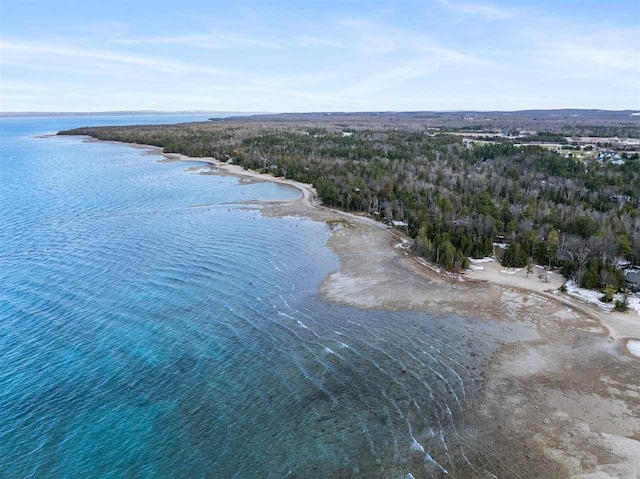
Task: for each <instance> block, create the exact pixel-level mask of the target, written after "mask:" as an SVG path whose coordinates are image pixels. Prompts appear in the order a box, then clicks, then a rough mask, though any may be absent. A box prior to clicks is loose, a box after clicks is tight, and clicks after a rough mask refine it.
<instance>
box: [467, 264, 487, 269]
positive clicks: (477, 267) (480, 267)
mask: <svg viewBox="0 0 640 479" xmlns="http://www.w3.org/2000/svg"><path fill="white" fill-rule="evenodd" d="M469 271H484V268H483V267H482V266H476V265H474V264H472V265H469Z"/></svg>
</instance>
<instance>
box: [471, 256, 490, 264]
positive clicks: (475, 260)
mask: <svg viewBox="0 0 640 479" xmlns="http://www.w3.org/2000/svg"><path fill="white" fill-rule="evenodd" d="M493 261H495V258H490V257H488V256H487V257H485V258H469V263H471V264H479V263H491V262H493Z"/></svg>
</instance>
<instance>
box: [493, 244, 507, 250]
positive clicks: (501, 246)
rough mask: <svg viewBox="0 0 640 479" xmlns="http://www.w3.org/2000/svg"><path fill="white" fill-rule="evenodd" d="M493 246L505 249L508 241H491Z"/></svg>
mask: <svg viewBox="0 0 640 479" xmlns="http://www.w3.org/2000/svg"><path fill="white" fill-rule="evenodd" d="M493 246H497V247H498V248H501V249H507V248H508V247H509V243H493Z"/></svg>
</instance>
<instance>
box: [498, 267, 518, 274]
mask: <svg viewBox="0 0 640 479" xmlns="http://www.w3.org/2000/svg"><path fill="white" fill-rule="evenodd" d="M520 271H522V268H507V269H503V270H502V271H500V272H501V273H502V274H510V275H514V274H517V273H519V272H520Z"/></svg>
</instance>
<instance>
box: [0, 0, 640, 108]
mask: <svg viewBox="0 0 640 479" xmlns="http://www.w3.org/2000/svg"><path fill="white" fill-rule="evenodd" d="M532 108H545V109H546V108H602V109H639V110H640V1H638V0H618V1H604V0H600V1H595V0H539V1H535V2H534V1H527V0H523V1H517V2H516V1H511V2H507V1H504V0H495V1H493V0H487V1H485V0H422V1H410V0H409V1H403V0H397V1H375V0H368V1H360V0H341V1H333V0H328V1H323V2H317V1H313V0H308V1H289V0H284V1H274V0H263V1H243V0H239V1H229V0H226V1H224V2H222V1H217V0H209V1H205V0H203V1H200V0H172V1H170V2H168V1H164V0H154V1H147V0H128V1H122V0H111V1H87V0H56V1H51V0H0V111H110V110H149V109H151V110H207V111H247V112H287V111H289V112H294V111H295V112H306V111H389V110H391V111H416V110H518V109H532Z"/></svg>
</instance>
